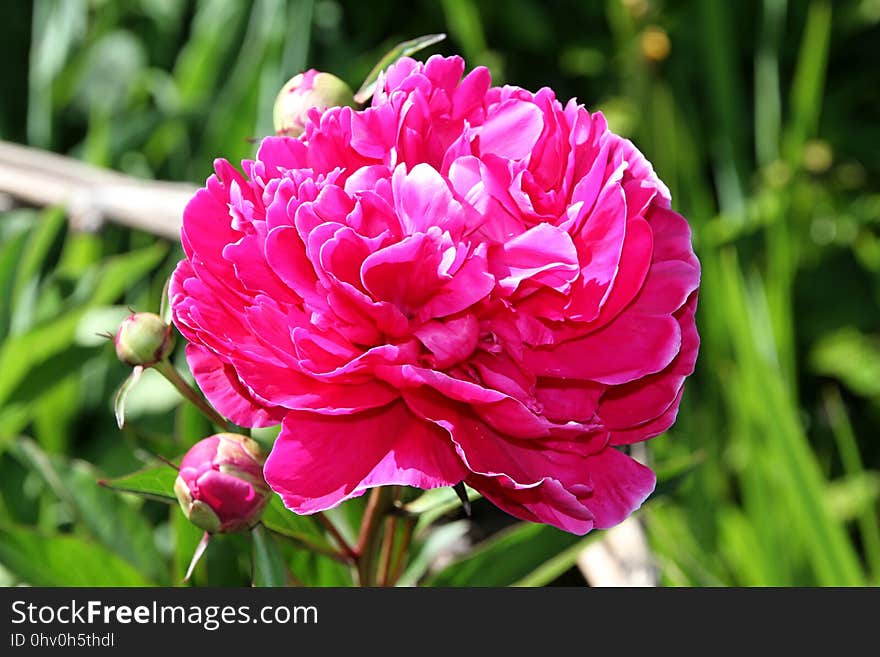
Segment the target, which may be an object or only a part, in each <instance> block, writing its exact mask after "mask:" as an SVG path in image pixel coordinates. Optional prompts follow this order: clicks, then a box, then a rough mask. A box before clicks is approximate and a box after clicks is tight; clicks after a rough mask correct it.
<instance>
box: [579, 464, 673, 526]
mask: <svg viewBox="0 0 880 657" xmlns="http://www.w3.org/2000/svg"><path fill="white" fill-rule="evenodd" d="M584 470H585V471H586V472H587V473H589V477H590V481H591V482H592V494H591V495H590V496H589V498H587V499H586V505H587V506H588V507H589V509H590V511H591V512H592V514H593V516H594V518H595V525H596V528H597V529H607V528H609V527H613V526H614V525H616V524H618V523H621V522H623V521H624V520H626V519H627V518H628V517H629V516H630V515H631V514H632V512H633V511H635V510H636V509H638V508H639V507H640V506H641V505H642V503H643V502H644V501H645V500H646V499H647V498H648V496H649V495H650V494H651V493H652V492H654V486H655V485H656V484H657V477H656V476H655V475H654V473H653V472H652V471H651V470H650V468H646V467H645V466H644V465H642V464H641V463H639V462H637V461H635V460H634V459H632V458H630V457H629V456H627V455H626V454H622V453H621V452H618V451H617V450H616V449H614V448H612V447H608V448H606V449H603V450H602V451H601V452H599V453H598V454H595V455H593V456H590V457H589V458H588V459H587V460H586V463H585V467H584Z"/></svg>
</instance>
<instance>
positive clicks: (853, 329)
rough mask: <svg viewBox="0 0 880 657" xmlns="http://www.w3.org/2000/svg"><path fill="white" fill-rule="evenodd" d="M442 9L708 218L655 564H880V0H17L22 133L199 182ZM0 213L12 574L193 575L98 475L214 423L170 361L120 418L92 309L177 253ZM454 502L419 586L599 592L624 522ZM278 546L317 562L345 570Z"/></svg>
mask: <svg viewBox="0 0 880 657" xmlns="http://www.w3.org/2000/svg"><path fill="white" fill-rule="evenodd" d="M433 32H446V33H447V34H448V35H449V38H448V39H447V41H445V42H444V43H442V44H440V45H439V46H435V47H434V48H432V49H431V50H429V51H427V52H426V53H422V54H420V55H419V56H420V57H426V56H427V55H428V54H429V53H430V52H442V53H445V54H453V53H458V54H462V55H464V56H465V58H466V60H467V62H468V66H469V67H472V66H474V65H477V64H485V65H488V66H489V67H490V68H491V69H492V72H493V76H494V79H495V81H496V83H509V84H516V85H519V86H522V87H526V88H529V89H532V90H535V89H537V88H539V87H541V86H545V85H547V86H551V87H553V88H554V89H555V90H556V92H557V95H558V96H559V97H560V98H561V99H563V100H565V99H567V98H570V97H573V96H574V97H577V98H578V99H579V100H580V101H581V102H582V103H584V104H585V105H586V106H587V108H588V109H591V110H598V109H601V110H602V111H603V112H605V113H606V116H607V117H608V120H609V123H610V126H611V128H612V129H613V130H615V131H616V132H618V133H621V134H624V135H627V136H629V137H630V138H632V139H633V140H634V141H635V143H636V144H637V145H638V147H639V148H640V149H641V150H642V151H643V152H644V153H645V154H646V155H647V156H648V158H649V159H650V160H651V161H652V162H653V163H654V165H655V168H656V169H657V171H658V173H659V175H660V176H661V178H662V179H663V180H664V181H665V182H666V183H667V184H668V185H669V187H670V189H671V191H672V194H673V207H674V208H675V209H676V210H678V211H679V212H681V213H682V214H684V215H685V216H686V217H688V219H689V220H690V222H691V225H692V226H693V229H694V240H695V245H696V249H697V252H698V254H699V256H700V259H701V261H702V264H703V282H702V287H701V292H700V306H699V312H698V315H697V322H698V327H699V330H700V333H701V336H702V340H703V342H702V349H701V353H700V359H699V362H698V365H697V372H696V374H695V375H694V376H693V377H692V378H691V379H690V381H689V383H688V384H687V389H686V393H685V397H684V401H683V404H682V409H681V412H680V414H679V418H678V422H677V424H676V425H675V426H674V428H673V429H672V430H671V431H670V432H668V434H666V435H665V436H662V437H659V438H657V439H655V440H653V441H651V442H650V443H649V458H650V460H651V461H652V463H653V465H654V466H655V468H656V469H657V470H658V473H659V476H660V485H659V487H658V491H657V493H656V494H655V496H654V497H653V498H652V499H651V500H650V501H649V503H648V504H647V505H646V507H645V508H644V510H643V511H641V512H639V518H640V520H641V522H643V524H644V526H645V527H646V530H647V536H648V538H649V542H650V547H651V553H652V555H653V559H654V560H655V562H656V565H657V568H658V571H659V575H660V582H661V583H663V584H666V585H693V586H704V585H746V586H749V585H781V586H785V585H801V586H813V585H820V586H823V585H865V584H870V585H880V517H878V499H880V441H878V440H877V436H878V427H880V186H878V180H880V121H878V107H880V69H878V67H877V57H878V54H880V52H878V47H880V1H878V0H852V1H841V2H830V1H829V0H812V1H788V2H787V1H786V0H763V1H762V2H759V1H754V2H735V3H734V2H726V1H724V0H705V1H696V0H694V1H691V2H687V1H672V0H666V1H661V0H607V1H602V2H589V1H582V2H575V1H565V0H506V1H505V2H494V1H492V0H444V1H442V2H432V1H428V0H422V1H408V2H381V3H367V2H360V1H359V0H344V1H340V0H255V1H254V2H235V1H229V0H195V1H189V2H187V1H177V0H138V1H135V0H132V1H130V2H113V1H109V0H105V1H101V0H35V1H34V2H32V3H28V2H16V1H12V0H7V1H5V2H2V3H0V43H3V44H4V48H5V58H4V60H5V65H4V70H3V73H2V77H0V98H2V102H0V138H2V139H4V140H9V141H15V142H20V143H24V144H29V145H31V146H34V147H39V148H42V149H47V150H52V151H56V152H59V153H64V154H68V155H71V156H73V157H76V158H79V159H81V160H85V161H87V162H89V163H92V164H95V165H99V166H102V167H108V168H112V169H116V170H119V171H123V172H126V173H128V174H131V175H135V176H138V177H143V178H157V179H163V180H181V181H192V182H195V183H198V184H201V183H202V182H203V181H204V179H205V178H206V177H207V176H208V175H209V174H210V172H211V166H212V165H211V163H212V160H213V159H214V158H215V157H226V158H228V159H229V160H231V161H233V162H235V161H237V160H239V159H241V158H245V157H251V156H252V155H253V152H254V148H255V146H254V144H253V141H252V138H254V137H259V136H262V135H266V134H269V133H270V132H271V107H272V103H273V100H274V96H275V94H276V93H277V91H278V89H279V88H280V86H281V85H282V83H283V82H284V81H285V80H286V79H287V78H289V77H290V76H292V75H293V74H295V73H297V72H299V71H300V70H303V69H305V68H310V67H314V68H318V69H321V70H326V71H330V72H333V73H335V74H336V75H338V76H339V77H341V78H343V79H345V80H346V81H347V82H349V84H351V85H352V86H353V87H354V88H357V86H358V85H359V84H360V82H361V81H362V79H363V78H364V76H365V75H366V74H367V72H368V71H369V70H370V68H371V67H372V66H373V64H374V63H375V62H376V61H377V60H378V58H379V57H380V56H381V54H382V53H384V52H385V51H386V50H388V49H389V48H390V47H391V46H393V45H394V44H396V43H397V42H399V41H402V40H404V39H409V38H412V37H415V36H417V35H421V34H428V33H433ZM0 200H3V199H0ZM0 205H5V206H6V207H5V208H4V209H3V210H2V211H0V582H2V583H4V584H7V585H8V584H14V583H31V584H48V585H70V584H86V585H91V584H123V585H127V584H144V583H158V584H172V583H178V582H179V581H180V574H181V572H182V569H183V568H185V565H186V563H187V562H188V559H189V556H190V554H191V553H192V548H193V545H194V544H195V541H197V540H198V537H199V533H198V532H197V531H196V530H194V529H193V528H191V527H189V526H188V525H187V524H186V522H185V521H183V520H182V516H181V514H180V513H179V511H178V510H177V509H176V508H170V511H169V507H168V506H167V505H164V504H162V503H160V502H153V501H146V502H144V501H142V500H139V499H135V498H129V497H126V496H120V495H118V494H116V493H113V492H111V491H108V490H106V489H103V488H100V487H98V486H97V485H96V484H95V481H96V479H97V478H99V477H105V476H111V477H112V476H119V475H123V474H126V473H128V472H131V471H133V470H136V469H137V468H139V467H141V466H143V464H144V463H146V462H149V461H150V458H151V454H153V453H159V454H166V455H169V456H171V455H174V454H178V453H180V452H181V451H182V449H183V448H185V447H186V446H187V445H188V444H191V443H192V442H193V441H194V440H196V439H197V438H199V437H202V436H203V435H204V432H205V431H206V430H207V426H206V425H205V424H204V423H203V421H202V420H201V419H200V418H199V417H198V416H197V415H196V413H195V411H194V410H193V409H192V408H191V407H189V406H188V405H184V404H181V403H180V399H179V397H177V395H176V394H175V393H174V391H173V390H171V389H170V388H169V387H168V386H167V385H165V384H164V383H163V382H162V381H161V380H159V379H158V377H155V378H154V377H147V378H146V379H145V381H144V382H143V383H142V384H141V386H142V388H141V389H140V394H138V395H134V396H133V399H132V400H131V402H130V406H129V424H128V426H127V427H126V429H125V431H122V432H120V431H119V430H118V429H117V428H116V425H115V421H114V418H113V412H112V398H113V394H114V391H115V389H116V388H117V387H118V386H119V384H120V383H121V382H122V380H123V379H124V378H125V376H126V375H127V371H126V369H125V368H124V367H123V366H122V365H120V364H119V363H118V362H117V361H116V360H115V356H114V354H113V350H112V347H111V345H109V344H107V343H106V342H105V341H102V340H101V339H99V338H96V337H95V336H94V333H95V332H96V331H100V330H107V329H111V330H112V329H113V327H114V322H117V321H118V320H119V319H120V318H121V317H122V316H123V315H124V314H126V311H125V309H124V308H125V306H129V305H130V306H132V307H135V308H138V309H142V310H154V311H155V309H156V308H157V307H158V300H159V297H160V294H161V289H162V285H163V283H164V281H165V279H166V277H167V275H168V274H169V272H170V271H171V269H172V268H173V266H174V263H175V262H176V260H177V259H178V258H179V257H180V249H179V245H177V244H171V243H169V242H167V241H163V240H157V238H155V237H154V236H152V235H149V234H146V233H143V232H139V231H135V230H130V229H126V228H122V227H118V226H114V225H110V224H107V225H104V226H103V227H102V228H101V229H100V231H98V232H96V233H90V232H83V231H78V230H74V229H72V228H71V226H70V225H69V223H68V221H67V217H66V214H65V210H64V209H63V208H50V209H28V208H21V207H9V206H10V204H9V203H8V199H5V202H4V203H2V204H0ZM178 351H180V350H178ZM178 356H180V354H178ZM453 506H454V505H453ZM446 508H447V507H443V506H441V507H437V509H438V510H437V513H436V514H435V515H437V516H439V517H440V518H441V520H442V521H443V523H442V524H441V526H440V527H439V529H435V530H432V531H423V532H421V533H419V534H418V535H417V541H416V547H417V550H418V553H417V558H416V560H415V563H414V564H413V567H412V568H411V570H410V572H409V576H408V577H405V578H404V581H406V582H409V583H414V582H416V581H424V582H427V583H435V584H465V585H466V584H477V585H479V584H495V585H505V584H531V585H540V584H548V583H554V584H583V583H584V579H583V576H582V575H581V573H580V571H579V570H578V569H577V568H576V566H575V561H576V558H577V555H578V554H580V553H581V549H582V548H583V546H584V545H586V544H588V543H589V542H591V541H596V540H598V539H599V538H601V533H599V532H596V533H594V534H591V535H590V536H588V537H587V538H586V539H582V538H578V537H572V536H568V535H564V534H562V533H561V532H557V531H556V530H552V529H549V528H546V527H539V526H535V525H526V524H523V523H514V524H510V523H509V522H505V521H504V519H503V518H501V517H499V515H498V514H496V513H494V512H493V510H492V509H491V508H490V507H489V505H487V504H485V503H477V504H476V506H475V516H474V518H473V520H466V519H464V518H463V515H462V514H461V512H460V511H456V510H452V511H449V512H447V513H445V515H444V514H442V512H443V511H444V510H445V509H446ZM342 515H344V513H343V514H341V515H340V519H341V520H344V518H342ZM283 550H285V554H286V555H287V556H288V558H289V562H290V563H293V565H294V571H295V572H296V573H297V576H299V577H300V578H301V579H304V580H306V581H307V583H313V584H345V583H348V582H349V581H350V580H349V579H347V578H348V577H349V575H348V573H347V572H346V571H345V569H344V568H341V567H339V566H338V565H337V564H334V563H332V562H327V561H326V560H321V559H316V558H312V557H310V556H308V555H304V554H302V553H301V552H296V551H295V548H294V547H290V546H285V547H284V548H283ZM247 553H248V547H247V545H246V544H245V539H244V538H243V537H227V538H224V539H222V540H220V541H218V546H216V547H215V546H212V548H211V549H209V551H208V559H207V562H206V564H205V565H204V566H203V567H200V568H201V570H200V571H198V573H197V575H196V581H197V582H198V583H211V584H242V583H247V581H248V569H249V565H248V563H247ZM437 554H452V555H453V556H452V557H446V558H445V559H444V560H443V561H442V562H441V563H439V564H438V563H437V562H436V560H435V559H434V558H433V557H435V556H436V555H437ZM243 555H244V556H243Z"/></svg>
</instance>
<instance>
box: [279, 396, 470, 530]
mask: <svg viewBox="0 0 880 657" xmlns="http://www.w3.org/2000/svg"><path fill="white" fill-rule="evenodd" d="M264 473H265V475H266V481H267V482H268V483H269V485H270V486H271V487H272V488H273V489H274V490H275V492H277V493H278V494H279V495H281V498H282V499H283V500H284V504H285V505H286V506H287V507H288V508H289V509H291V510H293V511H294V512H296V513H315V512H317V511H323V510H325V509H329V508H331V507H334V506H336V505H338V504H339V503H340V502H343V501H344V500H347V499H350V498H352V497H357V496H359V495H362V494H363V493H364V492H366V490H367V489H369V488H372V487H374V486H388V485H400V486H416V487H418V488H438V487H440V486H452V485H454V484H456V483H458V482H459V481H461V480H462V479H464V477H465V476H466V474H467V471H466V470H465V468H464V466H463V465H462V463H461V461H460V460H459V459H458V457H457V456H456V454H455V451H454V450H453V448H452V445H451V442H450V440H449V438H448V436H447V435H446V433H445V432H444V431H443V430H442V429H440V428H439V427H437V426H435V425H433V424H431V423H428V422H424V421H421V420H418V419H417V418H416V417H415V416H414V415H413V414H412V413H410V411H409V410H408V409H407V408H406V406H405V405H404V404H402V403H400V402H395V403H392V404H390V405H388V406H384V407H382V408H378V409H374V410H372V411H367V412H363V413H358V414H356V415H353V416H350V417H345V418H340V417H338V416H327V415H317V414H314V413H300V412H292V413H290V414H288V415H287V417H286V418H285V419H284V424H283V428H282V431H281V434H280V435H279V436H278V439H277V440H276V442H275V446H274V447H273V448H272V453H271V454H270V455H269V458H268V459H267V461H266V467H265V470H264Z"/></svg>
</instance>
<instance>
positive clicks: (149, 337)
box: [113, 313, 174, 367]
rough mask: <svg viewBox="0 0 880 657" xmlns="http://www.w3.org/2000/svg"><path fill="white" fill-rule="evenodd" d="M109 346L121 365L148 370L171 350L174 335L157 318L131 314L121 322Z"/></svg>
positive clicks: (148, 314)
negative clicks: (113, 346)
mask: <svg viewBox="0 0 880 657" xmlns="http://www.w3.org/2000/svg"><path fill="white" fill-rule="evenodd" d="M113 343H114V344H115V345H116V355H117V356H119V360H121V361H122V362H123V363H128V364H129V365H135V366H136V365H140V366H142V367H150V366H151V365H155V364H156V363H158V362H159V361H160V360H164V359H165V358H167V357H168V355H169V354H170V353H171V350H172V349H173V348H174V335H173V334H172V333H171V325H170V324H166V323H165V322H164V321H162V318H161V317H159V315H156V314H153V313H135V314H133V315H129V316H128V317H126V318H125V319H124V320H122V324H120V326H119V330H118V331H117V332H116V337H115V338H113Z"/></svg>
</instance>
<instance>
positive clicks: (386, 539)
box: [376, 515, 397, 586]
mask: <svg viewBox="0 0 880 657" xmlns="http://www.w3.org/2000/svg"><path fill="white" fill-rule="evenodd" d="M396 530H397V516H395V515H389V516H388V517H387V518H385V535H384V536H383V537H382V551H381V554H382V557H381V559H380V561H379V573H378V574H377V575H376V581H377V582H379V585H380V586H388V576H389V575H390V571H391V556H392V555H393V554H394V538H395V532H396Z"/></svg>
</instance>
